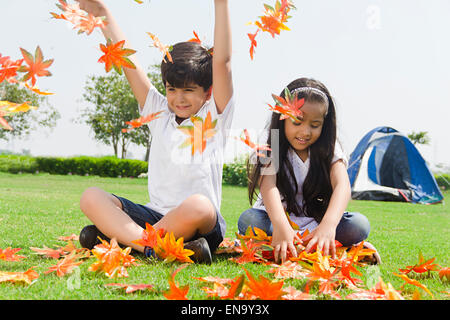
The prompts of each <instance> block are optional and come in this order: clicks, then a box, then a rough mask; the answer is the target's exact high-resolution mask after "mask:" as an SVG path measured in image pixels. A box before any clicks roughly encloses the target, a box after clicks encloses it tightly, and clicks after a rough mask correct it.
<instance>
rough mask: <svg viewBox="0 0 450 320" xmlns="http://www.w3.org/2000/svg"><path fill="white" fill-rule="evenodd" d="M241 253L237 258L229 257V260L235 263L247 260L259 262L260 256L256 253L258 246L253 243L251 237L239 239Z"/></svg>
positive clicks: (247, 261) (242, 262) (246, 261)
mask: <svg viewBox="0 0 450 320" xmlns="http://www.w3.org/2000/svg"><path fill="white" fill-rule="evenodd" d="M241 248H242V255H241V256H239V257H237V258H230V259H229V260H231V261H234V262H236V263H237V264H244V263H249V262H260V261H262V260H261V258H260V257H259V256H258V255H257V251H258V249H259V248H260V245H259V244H258V243H255V241H254V240H253V239H250V240H247V241H244V240H241Z"/></svg>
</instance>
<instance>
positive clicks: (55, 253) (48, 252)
mask: <svg viewBox="0 0 450 320" xmlns="http://www.w3.org/2000/svg"><path fill="white" fill-rule="evenodd" d="M30 249H31V250H33V251H34V252H36V253H37V254H39V255H43V256H46V257H48V258H53V259H59V257H60V256H62V255H64V250H62V249H61V248H58V249H50V248H47V247H46V246H44V248H35V247H30Z"/></svg>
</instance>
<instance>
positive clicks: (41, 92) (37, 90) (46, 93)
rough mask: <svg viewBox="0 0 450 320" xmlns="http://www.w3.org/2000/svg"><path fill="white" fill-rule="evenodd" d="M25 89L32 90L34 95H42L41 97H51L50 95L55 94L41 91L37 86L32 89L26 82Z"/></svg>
mask: <svg viewBox="0 0 450 320" xmlns="http://www.w3.org/2000/svg"><path fill="white" fill-rule="evenodd" d="M24 85H25V87H26V88H27V89H29V90H31V91H33V92H34V93H36V94H39V95H41V96H49V95H52V94H54V93H52V92H48V91H41V90H40V89H39V88H38V87H36V86H34V87H31V86H30V85H29V84H28V83H26V82H25V84H24Z"/></svg>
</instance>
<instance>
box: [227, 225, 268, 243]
mask: <svg viewBox="0 0 450 320" xmlns="http://www.w3.org/2000/svg"><path fill="white" fill-rule="evenodd" d="M253 230H254V231H253ZM236 237H237V238H238V239H240V240H250V239H253V240H255V241H265V242H268V243H269V242H271V241H272V236H268V235H267V233H266V232H265V231H264V230H262V229H260V228H258V227H252V226H248V227H247V230H245V235H241V234H239V233H236Z"/></svg>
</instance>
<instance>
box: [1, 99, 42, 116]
mask: <svg viewBox="0 0 450 320" xmlns="http://www.w3.org/2000/svg"><path fill="white" fill-rule="evenodd" d="M28 103H29V101H26V102H23V103H14V102H10V101H0V116H5V115H10V114H12V113H17V112H28V111H29V110H31V109H33V110H35V109H37V107H35V106H30V105H29V104H28Z"/></svg>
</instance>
